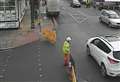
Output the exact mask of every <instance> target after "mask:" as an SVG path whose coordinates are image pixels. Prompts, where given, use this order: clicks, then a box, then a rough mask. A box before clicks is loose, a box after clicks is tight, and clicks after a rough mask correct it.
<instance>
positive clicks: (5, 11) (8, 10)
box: [0, 0, 18, 21]
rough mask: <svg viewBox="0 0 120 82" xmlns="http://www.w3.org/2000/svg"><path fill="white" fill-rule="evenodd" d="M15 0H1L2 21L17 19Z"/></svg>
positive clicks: (0, 17) (0, 19)
mask: <svg viewBox="0 0 120 82" xmlns="http://www.w3.org/2000/svg"><path fill="white" fill-rule="evenodd" d="M15 3H16V1H15V0H2V1H1V0H0V21H15V20H17V18H18V17H17V14H16V5H15Z"/></svg>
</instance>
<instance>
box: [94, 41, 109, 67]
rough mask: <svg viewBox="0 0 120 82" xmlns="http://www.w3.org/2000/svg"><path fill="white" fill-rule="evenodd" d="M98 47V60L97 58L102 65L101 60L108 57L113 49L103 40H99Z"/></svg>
mask: <svg viewBox="0 0 120 82" xmlns="http://www.w3.org/2000/svg"><path fill="white" fill-rule="evenodd" d="M97 47H98V48H97V50H96V52H97V53H96V54H97V55H95V56H96V60H97V62H98V64H99V65H100V64H101V61H103V60H104V59H105V58H106V57H107V55H108V53H110V52H111V49H110V48H109V47H108V46H107V44H106V43H105V42H104V41H102V40H100V41H99V43H98V44H97Z"/></svg>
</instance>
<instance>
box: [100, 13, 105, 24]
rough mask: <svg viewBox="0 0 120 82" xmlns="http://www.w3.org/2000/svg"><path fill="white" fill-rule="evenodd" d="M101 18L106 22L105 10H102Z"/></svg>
mask: <svg viewBox="0 0 120 82" xmlns="http://www.w3.org/2000/svg"><path fill="white" fill-rule="evenodd" d="M100 17H101V20H102V21H103V22H105V11H102V12H101V16H100Z"/></svg>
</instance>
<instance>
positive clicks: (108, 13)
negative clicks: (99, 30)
mask: <svg viewBox="0 0 120 82" xmlns="http://www.w3.org/2000/svg"><path fill="white" fill-rule="evenodd" d="M99 21H100V22H104V23H106V24H108V25H109V27H119V28H120V16H119V15H118V14H117V13H116V12H115V11H113V10H102V11H101V13H100V17H99Z"/></svg>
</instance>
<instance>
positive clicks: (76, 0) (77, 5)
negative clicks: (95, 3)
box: [70, 0, 81, 7]
mask: <svg viewBox="0 0 120 82" xmlns="http://www.w3.org/2000/svg"><path fill="white" fill-rule="evenodd" d="M70 5H71V7H81V3H80V2H79V1H78V0H72V2H71V4H70Z"/></svg>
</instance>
